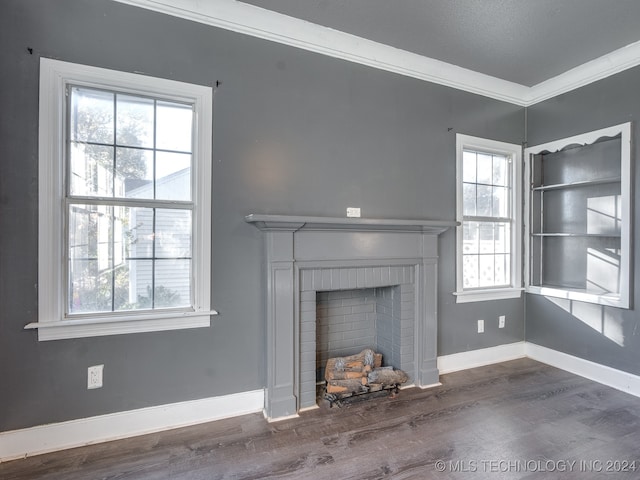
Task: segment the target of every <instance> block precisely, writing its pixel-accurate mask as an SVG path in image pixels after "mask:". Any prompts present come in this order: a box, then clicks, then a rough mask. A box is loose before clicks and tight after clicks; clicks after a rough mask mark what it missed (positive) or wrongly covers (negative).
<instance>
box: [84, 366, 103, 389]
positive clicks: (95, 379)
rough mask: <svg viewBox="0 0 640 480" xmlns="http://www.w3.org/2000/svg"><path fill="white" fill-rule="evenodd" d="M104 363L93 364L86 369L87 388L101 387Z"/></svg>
mask: <svg viewBox="0 0 640 480" xmlns="http://www.w3.org/2000/svg"><path fill="white" fill-rule="evenodd" d="M103 371H104V365H94V366H92V367H89V368H88V370H87V389H88V390H92V389H94V388H102V372H103Z"/></svg>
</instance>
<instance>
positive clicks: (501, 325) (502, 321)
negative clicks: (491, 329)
mask: <svg viewBox="0 0 640 480" xmlns="http://www.w3.org/2000/svg"><path fill="white" fill-rule="evenodd" d="M505 321H506V317H505V316H504V315H500V316H499V317H498V328H504V324H505Z"/></svg>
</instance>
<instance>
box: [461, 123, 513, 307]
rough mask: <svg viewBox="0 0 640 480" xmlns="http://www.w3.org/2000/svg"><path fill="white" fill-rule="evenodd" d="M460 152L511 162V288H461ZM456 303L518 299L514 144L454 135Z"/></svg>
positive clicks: (462, 226) (462, 217)
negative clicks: (501, 157)
mask: <svg viewBox="0 0 640 480" xmlns="http://www.w3.org/2000/svg"><path fill="white" fill-rule="evenodd" d="M464 149H471V150H482V151H487V152H492V153H496V154H500V155H506V156H510V157H511V158H512V165H513V168H512V169H511V185H512V189H511V202H512V208H513V224H512V228H511V231H512V235H511V237H512V238H511V259H512V260H511V285H512V286H511V287H497V288H474V289H467V290H465V289H464V288H463V285H464V283H463V273H462V272H463V261H462V244H463V228H464V225H463V220H464V215H463V205H462V200H463V194H462V192H463V187H462V183H463V182H462V154H463V150H464ZM456 220H457V221H458V222H459V225H458V227H456V291H455V292H454V293H453V294H454V295H455V297H456V303H468V302H481V301H487V300H503V299H509V298H520V297H521V296H522V291H523V290H524V288H523V287H522V147H521V146H520V145H517V144H514V143H505V142H498V141H495V140H489V139H486V138H479V137H472V136H470V135H463V134H460V133H458V134H456Z"/></svg>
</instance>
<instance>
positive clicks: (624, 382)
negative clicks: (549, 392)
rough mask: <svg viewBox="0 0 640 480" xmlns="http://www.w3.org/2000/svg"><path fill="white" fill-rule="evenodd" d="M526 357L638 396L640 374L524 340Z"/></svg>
mask: <svg viewBox="0 0 640 480" xmlns="http://www.w3.org/2000/svg"><path fill="white" fill-rule="evenodd" d="M525 352H526V355H527V357H529V358H531V359H533V360H536V361H538V362H542V363H546V364H547V365H551V366H552V367H556V368H559V369H561V370H564V371H566V372H570V373H573V374H575V375H579V376H581V377H584V378H587V379H589V380H593V381H594V382H598V383H601V384H603V385H606V386H608V387H611V388H615V389H616V390H620V391H623V392H626V393H630V394H631V395H634V396H636V397H640V376H637V375H633V374H631V373H628V372H624V371H622V370H617V369H615V368H611V367H608V366H606V365H601V364H599V363H595V362H591V361H589V360H585V359H583V358H579V357H574V356H573V355H569V354H566V353H563V352H559V351H557V350H552V349H550V348H547V347H542V346H540V345H536V344H535V343H531V342H526V345H525Z"/></svg>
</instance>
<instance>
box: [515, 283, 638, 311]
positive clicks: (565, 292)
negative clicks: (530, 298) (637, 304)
mask: <svg viewBox="0 0 640 480" xmlns="http://www.w3.org/2000/svg"><path fill="white" fill-rule="evenodd" d="M526 292H527V293H533V294H535V295H542V296H545V297H555V298H562V299H565V300H575V301H578V302H585V303H595V304H598V305H605V306H608V307H617V308H625V309H628V308H629V298H628V297H627V296H626V295H620V294H613V293H609V294H606V293H603V294H598V293H590V292H587V291H586V290H579V289H569V288H554V287H543V286H534V285H530V286H529V287H527V290H526Z"/></svg>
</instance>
